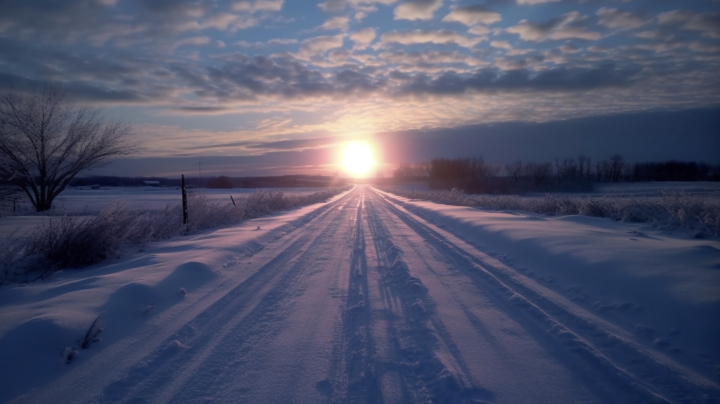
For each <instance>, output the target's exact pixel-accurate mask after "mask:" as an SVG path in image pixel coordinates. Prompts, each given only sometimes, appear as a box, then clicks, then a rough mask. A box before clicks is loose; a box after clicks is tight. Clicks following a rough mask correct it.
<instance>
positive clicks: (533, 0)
mask: <svg viewBox="0 0 720 404" xmlns="http://www.w3.org/2000/svg"><path fill="white" fill-rule="evenodd" d="M558 1H562V0H517V4H523V5H531V6H532V5H535V4H543V3H556V2H558Z"/></svg>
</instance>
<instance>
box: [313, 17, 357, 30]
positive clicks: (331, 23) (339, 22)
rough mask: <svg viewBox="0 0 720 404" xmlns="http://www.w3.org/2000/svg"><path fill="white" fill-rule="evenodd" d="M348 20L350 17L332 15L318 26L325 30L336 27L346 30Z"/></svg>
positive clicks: (336, 28)
mask: <svg viewBox="0 0 720 404" xmlns="http://www.w3.org/2000/svg"><path fill="white" fill-rule="evenodd" d="M349 22H350V19H349V18H347V17H340V16H338V17H332V18H329V19H328V20H327V21H325V22H324V23H323V25H321V26H320V29H322V30H325V31H334V30H338V29H339V30H343V31H346V30H347V29H348V24H349Z"/></svg>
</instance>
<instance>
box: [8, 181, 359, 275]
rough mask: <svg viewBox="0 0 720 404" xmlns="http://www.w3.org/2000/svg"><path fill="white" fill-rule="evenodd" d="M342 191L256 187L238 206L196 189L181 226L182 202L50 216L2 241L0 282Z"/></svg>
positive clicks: (119, 205) (117, 205)
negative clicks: (21, 234) (287, 192)
mask: <svg viewBox="0 0 720 404" xmlns="http://www.w3.org/2000/svg"><path fill="white" fill-rule="evenodd" d="M344 190H345V189H344V188H343V189H339V188H333V189H327V190H324V191H320V192H315V193H312V194H307V195H285V194H283V193H282V192H278V191H272V192H270V191H263V190H259V191H256V192H254V193H252V194H250V195H249V196H248V197H246V198H239V199H236V205H233V204H232V203H223V202H219V201H216V202H213V201H210V200H209V199H208V198H206V197H205V196H204V195H202V194H200V193H196V194H193V195H191V196H190V197H189V198H188V216H189V218H188V225H187V227H186V226H183V224H182V219H181V218H182V208H181V206H180V204H175V205H168V206H166V207H165V208H164V209H162V210H155V211H153V210H145V211H133V210H130V209H129V208H128V206H127V204H126V203H124V202H122V201H116V202H113V203H111V204H110V205H109V206H108V207H107V208H105V209H104V210H103V211H102V212H100V214H99V215H97V216H94V217H90V218H87V217H73V216H62V217H58V218H52V219H50V220H48V221H46V222H45V223H43V224H42V225H41V226H40V227H38V228H37V229H35V231H34V232H32V233H31V234H30V235H29V236H26V237H23V238H16V237H10V238H8V239H7V240H4V241H0V284H2V282H3V281H4V282H8V281H17V280H18V279H19V278H18V276H20V275H22V274H24V273H25V274H27V273H28V272H33V273H37V276H39V277H43V276H45V275H47V274H50V273H52V272H54V271H56V270H59V269H63V268H72V267H81V266H86V265H91V264H95V263H98V262H101V261H103V260H105V259H106V258H108V257H111V256H114V255H117V254H119V253H120V252H121V250H122V249H123V248H126V247H135V248H138V247H140V248H142V246H144V245H145V244H146V243H148V242H151V241H157V240H163V239H168V238H171V237H176V236H179V235H182V234H192V233H195V232H198V231H202V230H206V229H212V228H218V227H222V226H230V225H234V224H237V223H239V222H241V221H243V220H247V219H252V218H256V217H260V216H263V215H267V214H269V213H272V212H275V211H281V210H287V209H292V208H295V207H299V206H304V205H309V204H312V203H318V202H323V201H325V200H327V199H328V198H330V197H332V196H334V195H337V194H338V193H340V192H342V191H344ZM26 279H27V277H26Z"/></svg>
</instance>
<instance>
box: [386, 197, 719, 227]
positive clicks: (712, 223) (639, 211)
mask: <svg viewBox="0 0 720 404" xmlns="http://www.w3.org/2000/svg"><path fill="white" fill-rule="evenodd" d="M387 191H388V192H391V193H393V194H396V195H399V196H403V197H406V198H411V199H421V200H428V201H433V202H437V203H443V204H447V205H458V206H473V207H479V208H484V209H493V210H524V211H529V212H534V213H540V214H545V215H577V214H580V215H585V216H592V217H606V218H610V219H613V220H618V221H623V222H633V223H652V224H653V225H655V226H657V227H659V228H661V229H663V230H678V229H680V230H685V231H688V232H690V233H692V234H693V235H694V237H697V238H702V237H704V236H706V235H713V236H720V204H718V203H717V202H713V201H709V200H707V199H703V198H701V197H694V196H686V195H684V194H682V193H665V194H664V195H663V196H662V197H661V198H650V197H629V198H628V197H609V196H598V197H579V196H555V195H552V194H548V195H546V196H545V197H521V196H517V195H468V194H465V193H464V192H463V191H462V190H458V189H453V190H451V191H403V190H398V189H387Z"/></svg>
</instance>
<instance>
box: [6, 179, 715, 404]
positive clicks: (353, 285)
mask: <svg viewBox="0 0 720 404" xmlns="http://www.w3.org/2000/svg"><path fill="white" fill-rule="evenodd" d="M444 227H445V226H438V225H436V224H433V223H432V222H431V221H430V220H428V219H427V218H423V217H422V215H419V214H416V213H413V212H411V211H410V210H409V207H408V206H406V204H405V203H404V202H403V201H401V200H399V199H396V198H395V197H393V196H392V195H389V194H385V193H382V192H380V191H377V190H375V189H372V188H370V187H363V186H360V187H357V188H356V189H355V190H353V191H351V192H350V193H348V194H347V195H345V196H344V197H342V198H338V199H336V200H334V201H333V202H331V203H328V204H326V205H324V206H322V207H320V208H318V209H315V210H313V211H311V212H309V213H307V214H304V215H303V216H301V217H300V218H298V219H296V220H294V221H292V222H290V223H289V224H287V225H285V226H281V227H277V228H276V229H273V230H270V231H268V232H267V233H265V234H264V235H263V236H262V237H261V238H260V240H258V241H256V242H253V243H249V244H247V245H248V246H251V247H252V248H245V249H243V251H242V253H240V252H238V253H237V254H235V256H233V257H232V259H226V260H225V263H224V264H223V266H224V268H226V269H228V270H231V271H232V274H233V275H232V277H217V276H216V277H213V276H212V271H210V270H207V271H206V268H205V267H204V266H203V264H201V263H198V262H189V263H188V264H186V268H185V269H183V271H185V272H188V273H192V275H191V276H189V277H188V278H186V279H183V281H184V282H185V283H187V284H189V283H188V280H189V279H201V280H202V281H203V282H204V283H203V284H202V286H198V287H197V288H195V289H193V290H189V289H190V288H188V290H189V291H188V294H187V297H186V298H184V299H183V300H182V301H180V302H179V303H176V302H174V301H173V302H172V303H156V307H155V308H154V309H153V310H154V311H152V312H151V313H153V316H152V318H148V316H142V315H139V314H138V313H133V314H132V316H131V315H130V314H122V313H121V307H120V306H122V305H121V304H120V303H117V304H113V299H109V300H108V302H107V303H106V304H105V305H104V307H103V309H104V310H105V311H106V312H107V316H108V318H107V320H106V321H107V323H108V324H107V326H106V328H108V330H109V328H110V326H111V319H114V321H116V322H120V321H121V320H122V323H123V324H126V325H127V327H128V329H127V330H123V331H122V332H115V334H110V335H109V336H108V337H107V338H106V339H105V340H104V341H101V342H99V343H97V344H96V345H94V346H93V347H91V349H90V350H95V352H93V353H91V354H89V355H86V354H85V353H82V354H81V356H80V357H79V359H78V361H77V362H74V363H72V364H70V365H64V364H63V365H62V366H64V367H65V369H64V370H63V371H62V373H60V374H58V375H57V377H49V379H48V382H47V383H46V384H42V385H36V386H34V387H35V390H32V391H29V392H24V391H19V392H17V393H19V394H22V393H25V394H22V395H20V396H17V397H15V401H17V402H27V403H38V402H45V403H51V402H52V403H56V402H68V403H69V402H78V403H81V402H100V403H116V402H151V403H179V402H182V403H195V402H197V403H201V402H210V401H212V402H223V403H282V402H295V403H317V402H333V403H360V402H363V403H411V402H412V403H429V402H433V403H463V402H473V403H644V402H671V403H685V402H691V403H695V402H697V403H716V402H720V390H719V389H718V385H717V380H715V378H714V377H713V375H712V374H710V373H706V374H702V372H700V371H698V370H697V369H696V368H693V367H692V366H689V365H687V364H686V363H682V361H678V360H677V358H674V357H672V356H669V355H667V354H666V353H665V352H663V351H662V350H660V349H655V348H654V347H653V345H652V344H643V343H642V342H641V341H640V340H639V339H638V338H637V336H636V335H634V334H632V333H630V332H628V331H626V329H625V328H623V327H622V326H621V325H622V324H615V323H613V322H612V321H611V318H609V317H600V316H599V315H598V313H596V312H592V311H590V310H588V308H587V307H585V306H583V305H581V304H577V302H576V301H575V300H573V299H571V298H570V297H569V296H565V295H563V294H562V293H559V292H558V290H557V289H556V288H555V289H553V288H551V287H549V286H548V285H545V284H542V283H541V282H538V281H536V280H533V279H532V278H531V277H528V276H526V275H525V274H523V273H521V272H519V271H517V270H516V269H515V268H513V267H511V266H509V265H507V264H505V263H503V262H502V261H501V260H498V259H496V258H494V257H492V256H491V255H489V254H487V253H486V252H483V251H482V248H480V247H478V246H474V245H471V244H469V243H470V241H467V240H466V241H464V240H463V239H461V238H460V236H459V235H458V234H454V232H453V231H452V229H447V228H444ZM203 271H205V272H208V274H207V276H206V279H205V278H203V276H205V275H202V274H203V273H205V272H203ZM198 274H201V275H198ZM126 289H128V290H126V291H125V292H126V293H127V294H128V295H132V296H138V295H142V294H143V293H145V292H144V291H143V290H140V289H141V288H140V285H138V284H134V283H131V284H129V285H127V286H126ZM136 289H137V290H136ZM153 290H155V291H157V290H162V288H155V289H153ZM168 290H171V288H168ZM172 291H175V289H174V286H173V288H172ZM121 292H123V290H122V289H120V290H119V291H118V292H115V294H114V295H113V296H115V297H116V299H115V300H116V301H117V302H124V301H126V299H122V298H121V297H122V296H123V295H122V293H121ZM123 316H126V317H132V318H124V319H122V317H123ZM714 321H717V320H716V319H715V320H714ZM108 332H109V331H108ZM103 344H104V345H103ZM90 350H89V351H90ZM83 355H85V356H87V357H86V358H83ZM80 359H82V360H80ZM6 369H7V368H6ZM691 369H692V370H691ZM7 370H9V369H7ZM10 371H12V370H10ZM3 377H5V376H3ZM6 381H7V379H6ZM12 397H13V396H5V398H8V399H11V398H12ZM0 401H2V400H0Z"/></svg>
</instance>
